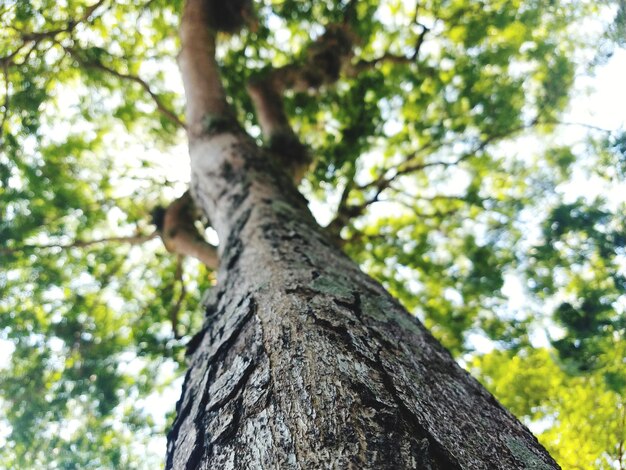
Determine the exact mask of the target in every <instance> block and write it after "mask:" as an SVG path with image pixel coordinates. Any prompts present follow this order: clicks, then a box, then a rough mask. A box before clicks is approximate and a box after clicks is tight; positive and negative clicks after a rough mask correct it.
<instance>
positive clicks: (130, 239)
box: [0, 231, 159, 254]
mask: <svg viewBox="0 0 626 470" xmlns="http://www.w3.org/2000/svg"><path fill="white" fill-rule="evenodd" d="M158 236H159V233H158V232H157V231H154V232H152V233H150V234H148V235H142V234H136V235H130V236H126V237H106V238H98V239H95V240H75V241H73V242H71V243H66V244H63V243H48V244H44V245H20V246H16V247H11V248H9V247H5V248H0V253H2V254H13V253H18V252H26V251H37V250H50V249H54V248H60V249H63V250H69V249H71V248H89V247H91V246H94V245H101V244H106V243H124V244H128V245H141V244H143V243H146V242H147V241H150V240H153V239H155V238H157V237H158Z"/></svg>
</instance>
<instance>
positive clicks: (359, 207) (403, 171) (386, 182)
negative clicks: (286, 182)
mask: <svg viewBox="0 0 626 470" xmlns="http://www.w3.org/2000/svg"><path fill="white" fill-rule="evenodd" d="M537 124H538V121H537V119H534V120H533V121H531V123H530V124H528V125H522V126H520V127H517V128H514V129H509V130H508V131H506V132H503V133H500V134H492V135H490V136H488V137H486V138H484V139H483V140H482V141H481V142H480V143H479V144H478V145H476V146H475V147H474V148H473V149H472V150H470V151H468V152H466V153H464V154H463V155H461V156H459V157H458V158H456V159H454V160H451V161H450V160H437V161H432V162H424V161H422V160H421V158H419V155H421V154H422V152H423V151H424V149H420V151H418V152H415V153H413V154H412V155H410V156H409V157H407V159H406V160H405V161H404V162H403V163H401V164H400V165H399V166H398V167H397V168H395V169H387V170H384V171H382V172H381V176H379V177H378V178H376V179H375V180H372V181H370V182H369V183H365V184H363V185H361V186H359V187H358V189H359V190H366V189H370V188H374V189H375V192H374V195H373V196H371V197H370V198H369V199H366V200H365V201H364V202H362V203H360V204H353V205H348V204H344V205H340V206H339V207H338V209H337V213H336V215H335V217H334V219H333V220H332V221H331V222H330V224H328V226H327V229H329V230H331V231H332V232H333V233H339V232H340V231H341V229H342V228H343V227H344V226H346V225H347V223H348V222H349V221H350V220H351V219H352V218H354V217H358V216H360V215H362V214H363V213H364V212H365V210H366V209H367V207H368V206H370V205H371V204H373V203H375V202H377V201H379V200H380V196H381V194H382V193H383V191H385V190H386V189H388V188H389V187H390V186H391V184H392V183H393V182H394V181H395V180H396V179H398V178H399V177H401V176H405V175H408V174H411V173H415V172H418V171H421V170H425V169H426V168H430V167H435V166H438V167H442V168H448V167H451V166H456V165H459V164H460V163H462V162H464V161H465V160H467V159H469V158H470V157H473V156H474V155H476V154H477V153H479V152H481V151H482V150H484V149H485V148H486V147H487V146H488V145H489V144H491V143H493V142H494V141H496V140H499V139H502V138H506V137H510V136H511V135H513V134H515V133H517V132H519V131H521V130H524V129H527V128H529V127H533V126H536V125H537ZM433 145H434V144H429V145H428V146H427V147H432V146H433ZM391 170H394V172H393V174H392V175H390V176H385V175H386V174H387V173H388V172H389V171H391ZM347 199H348V196H346V197H345V200H346V201H347Z"/></svg>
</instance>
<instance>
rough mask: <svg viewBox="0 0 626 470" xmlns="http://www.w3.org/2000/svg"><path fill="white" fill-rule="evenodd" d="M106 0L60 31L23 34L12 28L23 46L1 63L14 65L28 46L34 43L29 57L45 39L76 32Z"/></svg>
mask: <svg viewBox="0 0 626 470" xmlns="http://www.w3.org/2000/svg"><path fill="white" fill-rule="evenodd" d="M105 1H106V0H99V1H97V2H96V3H94V4H93V5H91V6H89V7H87V8H86V9H85V13H83V15H82V16H81V17H80V18H79V19H78V20H71V21H69V22H68V23H67V26H65V27H63V28H59V29H54V30H49V31H39V32H38V31H31V32H23V31H20V30H18V29H16V28H13V27H11V29H13V30H14V31H16V32H17V33H18V34H19V36H20V39H21V41H22V44H21V45H20V46H19V47H18V48H17V49H16V50H14V51H13V52H12V53H10V54H9V55H7V56H4V57H0V63H2V64H3V65H11V64H13V59H14V58H15V57H16V56H17V54H19V53H20V51H21V50H22V49H23V48H24V47H26V45H27V44H29V43H31V42H32V43H33V44H32V47H31V49H30V51H29V52H28V53H27V56H28V55H30V54H31V53H32V52H33V50H34V49H36V48H37V46H38V45H39V43H40V42H41V41H43V40H44V39H52V40H55V39H56V37H57V36H58V35H59V34H62V33H72V32H73V31H74V29H76V26H78V25H79V24H81V23H86V22H88V21H89V20H90V18H91V16H92V15H93V14H94V12H95V11H96V10H97V9H98V8H100V6H102V5H103V4H104V3H105Z"/></svg>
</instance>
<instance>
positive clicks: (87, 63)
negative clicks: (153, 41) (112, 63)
mask: <svg viewBox="0 0 626 470" xmlns="http://www.w3.org/2000/svg"><path fill="white" fill-rule="evenodd" d="M61 47H62V48H63V49H64V50H65V51H66V52H67V53H68V54H70V55H71V56H72V57H73V58H74V59H75V60H76V61H77V62H78V63H79V64H81V65H82V66H84V67H88V68H94V69H97V70H101V71H103V72H106V73H108V74H111V75H113V76H114V77H117V78H119V79H122V80H128V81H131V82H134V83H137V84H138V85H139V86H141V88H143V89H144V91H145V92H146V93H148V95H149V96H150V98H152V100H153V101H154V104H155V105H156V107H157V110H158V111H159V112H160V113H161V114H163V115H164V116H165V117H166V118H168V119H169V120H170V121H172V122H173V123H174V124H176V125H177V126H178V127H181V128H183V129H184V128H185V124H184V123H183V122H182V121H181V120H180V118H179V117H178V116H177V115H176V113H174V112H173V111H172V110H170V109H168V107H167V106H165V104H164V103H163V101H161V98H160V97H159V95H157V94H156V93H155V92H153V91H152V89H151V88H150V85H148V83H147V82H146V81H145V80H143V79H142V78H140V77H138V76H136V75H131V74H127V73H123V72H118V71H117V70H114V69H112V68H110V67H108V66H106V65H104V64H103V63H102V62H99V61H95V60H85V59H84V58H82V57H81V56H80V54H79V53H78V52H77V51H76V50H75V49H72V48H69V47H65V46H63V45H61Z"/></svg>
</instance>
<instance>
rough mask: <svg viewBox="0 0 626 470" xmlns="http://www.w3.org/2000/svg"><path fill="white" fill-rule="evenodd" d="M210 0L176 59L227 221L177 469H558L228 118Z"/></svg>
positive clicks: (197, 192)
mask: <svg viewBox="0 0 626 470" xmlns="http://www.w3.org/2000/svg"><path fill="white" fill-rule="evenodd" d="M202 5H203V0H188V1H187V3H186V11H185V14H184V15H183V28H182V34H181V38H182V48H183V50H182V51H181V56H180V57H181V71H182V73H183V78H184V80H183V81H184V84H185V92H186V95H187V101H188V108H187V118H188V127H187V132H188V135H189V145H190V154H191V166H192V193H193V196H194V199H195V201H196V204H197V205H198V207H200V208H202V209H203V210H204V211H205V212H206V214H207V216H208V217H209V219H210V220H211V223H212V225H213V227H214V228H215V230H216V231H217V233H218V235H219V239H220V247H219V255H220V268H219V272H218V287H216V288H215V291H214V292H212V293H211V295H210V296H209V298H210V300H209V301H208V302H207V317H206V322H205V325H204V328H203V329H202V331H200V332H199V333H198V335H197V336H196V337H195V338H194V339H193V341H192V342H191V344H190V346H189V363H190V369H189V371H188V373H187V375H186V378H185V382H184V386H183V394H182V397H181V399H180V401H179V403H178V405H177V413H178V416H177V419H176V421H175V423H174V426H173V429H172V431H171V432H170V434H169V439H168V446H167V466H166V467H167V468H168V469H177V470H194V469H206V470H208V469H326V468H337V469H343V468H354V469H381V468H389V469H400V468H419V469H430V470H443V469H453V470H454V469H467V470H471V469H535V470H548V469H555V468H558V466H557V465H556V463H555V462H554V461H553V460H552V458H551V457H550V456H549V455H548V454H547V452H546V451H545V450H544V449H543V448H542V447H541V446H540V445H539V444H538V442H537V441H536V439H535V438H534V437H533V436H532V435H531V434H530V432H529V431H528V430H527V429H526V428H525V427H524V426H523V425H521V424H520V423H519V422H518V421H517V420H516V419H515V418H514V417H513V416H512V415H511V414H510V413H509V412H508V411H506V410H505V409H504V408H503V407H502V406H501V405H500V404H499V403H498V402H497V401H496V400H495V399H494V398H493V396H492V395H490V394H489V393H488V392H487V391H486V390H485V389H484V388H482V387H481V386H480V384H478V382H477V381H476V380H474V379H473V378H472V377H470V376H469V374H467V373H466V372H465V371H463V370H462V369H461V368H460V367H459V366H458V365H457V364H456V363H455V362H454V360H453V359H452V357H451V356H450V355H449V354H448V353H447V352H446V351H445V350H444V349H443V347H442V346H441V345H439V344H438V343H437V341H435V340H434V339H433V337H432V336H431V335H430V334H429V333H428V332H427V331H426V330H425V329H424V327H423V326H422V325H421V324H420V323H419V322H417V321H416V320H415V319H414V318H412V317H411V316H410V315H409V314H407V312H406V311H405V310H404V309H403V308H402V307H401V306H400V305H399V304H398V303H397V302H396V301H395V300H394V299H393V298H392V297H391V296H390V295H389V294H388V293H387V292H386V291H385V290H384V289H383V288H382V287H381V286H380V285H379V284H378V283H376V282H375V281H373V280H372V279H371V278H369V277H368V276H367V275H365V274H364V273H362V272H361V271H360V270H359V269H358V267H357V266H356V265H355V264H354V263H353V262H352V261H351V260H350V259H348V258H347V257H346V256H345V255H344V254H343V253H342V252H341V251H340V250H339V249H338V248H337V247H336V245H335V244H334V243H333V241H331V239H330V238H329V237H328V236H327V234H326V233H325V232H324V230H323V229H322V228H320V227H319V226H318V225H317V224H316V222H315V221H314V219H313V218H312V216H311V214H310V213H309V211H308V209H307V207H306V201H305V200H304V198H303V197H302V196H301V195H300V194H299V193H298V191H297V190H296V188H295V186H294V184H293V179H292V176H290V175H289V174H288V173H287V171H286V169H285V166H284V165H283V164H282V162H283V161H284V158H285V155H280V156H277V155H276V153H273V152H269V151H264V150H262V149H260V148H259V147H257V146H256V144H255V143H254V142H253V141H252V139H250V138H249V137H248V136H247V135H245V134H244V133H243V132H242V131H241V130H240V129H239V128H238V127H237V125H236V123H234V122H233V121H232V118H231V117H230V116H232V115H233V114H232V113H231V112H230V110H229V109H228V108H227V105H226V100H225V98H224V96H223V89H222V87H221V85H220V84H219V76H218V71H217V66H216V64H215V60H214V58H213V57H212V55H211V54H212V52H213V50H214V39H215V38H214V36H213V35H212V34H211V33H209V32H207V30H206V27H205V29H202V28H201V26H200V23H198V18H199V17H200V18H201V17H202V14H203V13H202V12H203V10H202V8H203V7H202ZM186 21H187V22H189V24H188V25H185V22H186ZM195 34H198V36H194V35H195ZM194 38H195V39H194ZM198 38H199V39H198ZM203 44H204V46H205V47H203V46H202V45H203ZM203 90H204V91H203ZM293 158H294V159H295V160H297V159H298V156H297V155H293Z"/></svg>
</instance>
